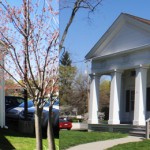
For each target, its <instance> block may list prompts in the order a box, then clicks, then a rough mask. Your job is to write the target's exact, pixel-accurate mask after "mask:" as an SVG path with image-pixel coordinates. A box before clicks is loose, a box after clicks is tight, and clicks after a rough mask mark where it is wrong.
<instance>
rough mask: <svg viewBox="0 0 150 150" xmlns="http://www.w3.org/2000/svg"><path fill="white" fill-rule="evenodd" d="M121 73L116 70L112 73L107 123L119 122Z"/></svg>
mask: <svg viewBox="0 0 150 150" xmlns="http://www.w3.org/2000/svg"><path fill="white" fill-rule="evenodd" d="M121 74H122V72H120V71H116V70H115V71H114V72H113V73H112V80H111V89H110V104H109V120H108V124H120V93H121Z"/></svg>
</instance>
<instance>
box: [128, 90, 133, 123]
mask: <svg viewBox="0 0 150 150" xmlns="http://www.w3.org/2000/svg"><path fill="white" fill-rule="evenodd" d="M134 99H135V90H126V112H129V122H131V123H132V122H133V117H134Z"/></svg>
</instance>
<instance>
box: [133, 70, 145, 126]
mask: <svg viewBox="0 0 150 150" xmlns="http://www.w3.org/2000/svg"><path fill="white" fill-rule="evenodd" d="M146 85H147V68H142V67H140V68H137V69H136V77H135V101H134V120H133V125H145V114H146Z"/></svg>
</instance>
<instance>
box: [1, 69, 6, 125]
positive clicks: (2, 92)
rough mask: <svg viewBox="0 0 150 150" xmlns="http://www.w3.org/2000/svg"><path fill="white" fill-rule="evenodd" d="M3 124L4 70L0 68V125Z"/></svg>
mask: <svg viewBox="0 0 150 150" xmlns="http://www.w3.org/2000/svg"><path fill="white" fill-rule="evenodd" d="M4 126H5V91H4V71H3V70H2V69H0V127H1V128H3V127H4Z"/></svg>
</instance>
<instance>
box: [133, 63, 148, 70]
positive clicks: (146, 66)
mask: <svg viewBox="0 0 150 150" xmlns="http://www.w3.org/2000/svg"><path fill="white" fill-rule="evenodd" d="M140 68H143V69H148V68H150V67H149V65H143V64H140V65H139V66H137V67H136V68H135V69H140Z"/></svg>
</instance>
